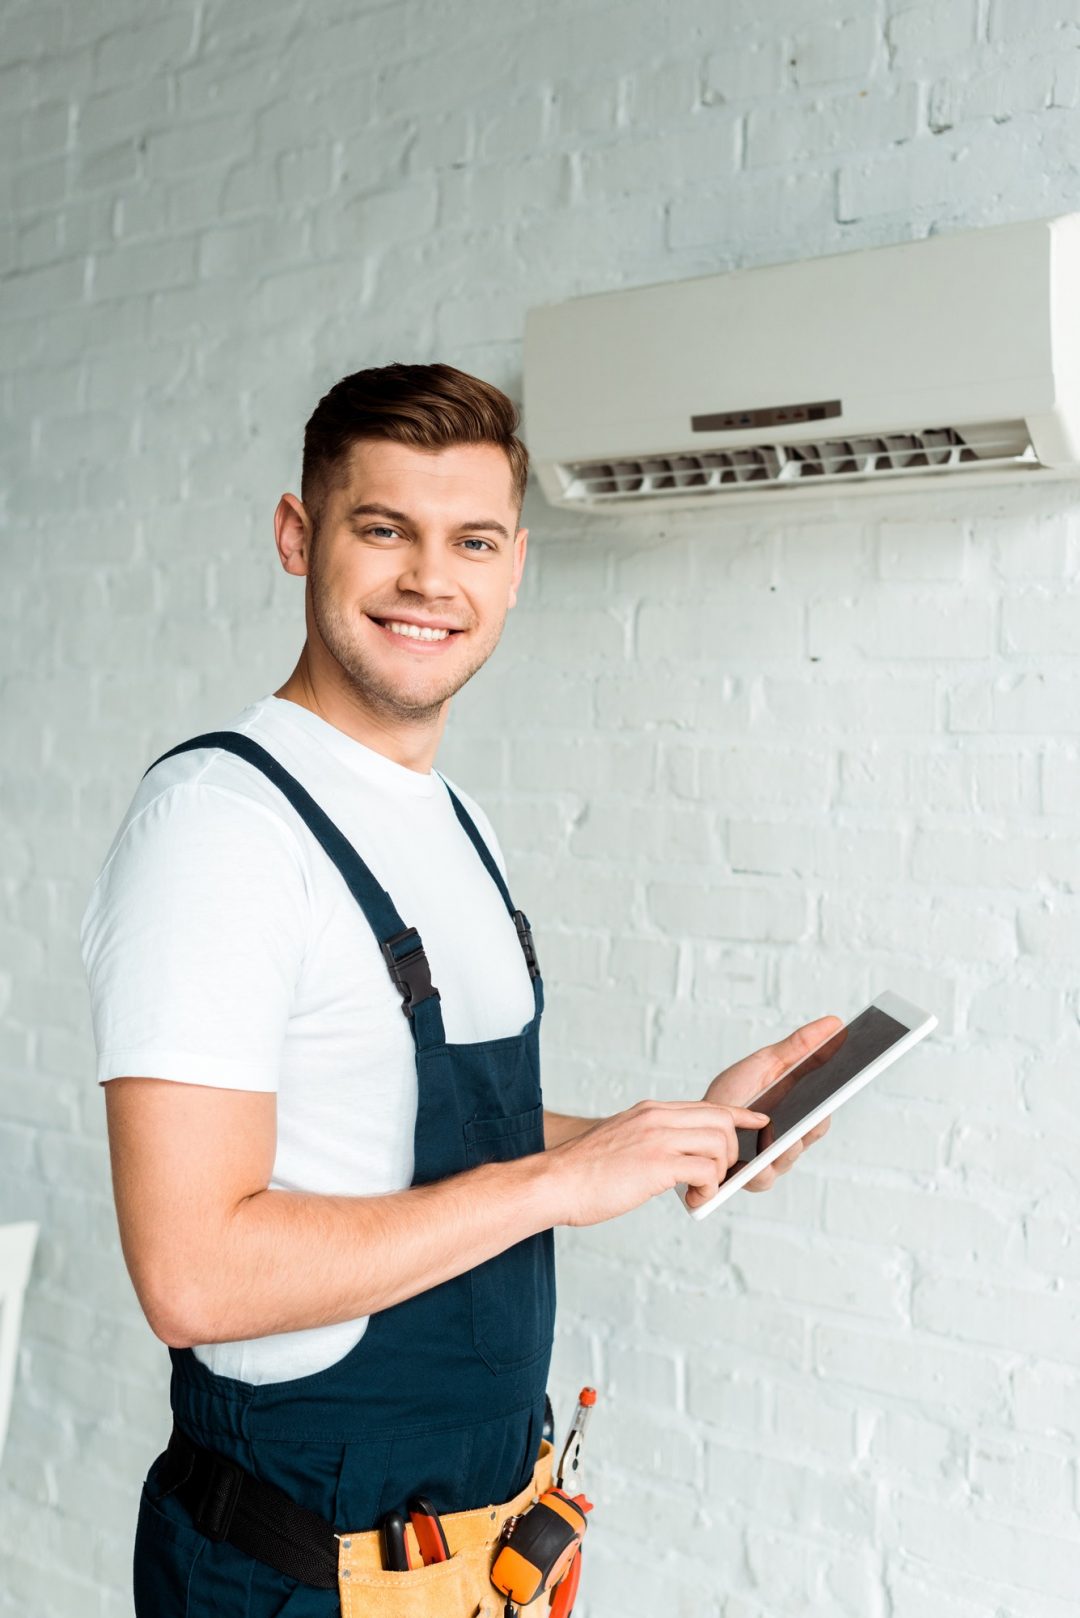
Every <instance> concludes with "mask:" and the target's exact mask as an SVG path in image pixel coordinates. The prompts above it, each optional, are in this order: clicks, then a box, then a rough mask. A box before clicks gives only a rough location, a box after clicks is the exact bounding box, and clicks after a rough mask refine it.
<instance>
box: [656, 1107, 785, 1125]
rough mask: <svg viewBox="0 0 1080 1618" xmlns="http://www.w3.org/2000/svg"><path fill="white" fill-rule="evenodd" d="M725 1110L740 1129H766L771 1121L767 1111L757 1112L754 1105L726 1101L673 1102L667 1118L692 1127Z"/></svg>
mask: <svg viewBox="0 0 1080 1618" xmlns="http://www.w3.org/2000/svg"><path fill="white" fill-rule="evenodd" d="M725 1112H727V1113H730V1114H731V1116H732V1118H733V1119H734V1120H735V1124H736V1126H737V1128H739V1129H764V1128H765V1125H766V1124H767V1123H768V1122H769V1115H768V1113H767V1112H757V1111H755V1110H754V1109H753V1108H752V1107H733V1106H731V1105H730V1104H729V1103H728V1102H726V1101H723V1102H721V1101H685V1102H673V1103H671V1106H670V1110H669V1111H668V1110H665V1119H666V1121H667V1122H668V1123H671V1124H675V1125H677V1126H678V1127H679V1128H680V1129H692V1128H694V1127H695V1126H697V1125H700V1124H702V1123H706V1122H709V1121H711V1120H714V1119H715V1118H716V1115H717V1113H725Z"/></svg>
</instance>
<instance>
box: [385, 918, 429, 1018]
mask: <svg viewBox="0 0 1080 1618" xmlns="http://www.w3.org/2000/svg"><path fill="white" fill-rule="evenodd" d="M406 938H414V939H415V940H416V948H415V949H411V950H406V952H405V954H404V955H395V954H394V945H395V944H401V943H402V942H404V940H405V939H406ZM382 952H383V954H384V955H385V957H386V964H387V966H388V967H389V968H390V976H391V977H392V978H393V980H394V982H395V983H396V984H397V986H398V988H399V989H400V991H401V999H402V1005H401V1009H402V1011H403V1012H404V1013H405V1015H406V1017H411V1016H412V1014H413V1009H412V1008H413V1006H415V1005H417V1004H418V1003H419V1002H420V1001H421V1000H430V999H431V998H432V997H434V998H435V999H436V1000H439V999H441V998H442V996H441V995H440V994H439V991H438V989H437V988H436V987H435V985H434V984H433V983H432V981H431V967H430V966H429V965H428V958H427V956H426V954H425V953H424V946H423V944H422V943H421V941H420V934H419V933H418V932H417V930H416V928H415V927H406V928H405V931H404V932H401V933H395V934H394V936H393V938H388V939H387V940H386V943H385V944H384V945H383V946H382Z"/></svg>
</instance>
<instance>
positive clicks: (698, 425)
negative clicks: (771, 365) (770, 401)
mask: <svg viewBox="0 0 1080 1618" xmlns="http://www.w3.org/2000/svg"><path fill="white" fill-rule="evenodd" d="M841 409H842V406H841V403H840V400H839V399H819V400H817V401H816V402H815V403H814V404H794V405H768V406H767V407H766V408H765V409H763V410H724V411H719V412H717V413H716V414H714V415H711V416H691V417H690V429H691V431H692V432H695V433H742V432H745V431H746V429H747V428H748V427H789V426H790V425H791V424H792V422H799V421H826V420H827V419H828V418H829V417H830V416H838V415H839V414H840V412H841Z"/></svg>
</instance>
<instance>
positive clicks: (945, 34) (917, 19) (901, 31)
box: [885, 0, 976, 72]
mask: <svg viewBox="0 0 1080 1618" xmlns="http://www.w3.org/2000/svg"><path fill="white" fill-rule="evenodd" d="M975 26H976V21H975V8H974V6H973V5H972V3H971V0H952V3H951V4H949V5H947V6H932V5H930V4H928V3H927V0H923V3H922V4H919V5H900V6H898V7H897V9H896V10H895V11H894V12H893V14H892V15H891V16H890V17H889V19H888V21H887V22H886V24H885V38H886V41H887V44H888V51H889V64H890V66H891V67H893V68H897V69H899V70H900V71H902V72H903V71H911V69H912V68H916V67H921V66H922V65H923V64H925V63H926V62H928V61H935V60H939V59H941V58H942V57H944V58H946V59H947V58H949V57H957V56H959V55H960V54H961V52H964V51H970V50H971V48H972V47H973V46H974V44H975Z"/></svg>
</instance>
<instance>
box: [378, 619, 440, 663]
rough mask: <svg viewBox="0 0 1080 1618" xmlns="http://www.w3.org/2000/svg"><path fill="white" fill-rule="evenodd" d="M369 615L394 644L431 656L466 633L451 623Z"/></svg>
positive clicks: (406, 649)
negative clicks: (423, 621) (414, 621)
mask: <svg viewBox="0 0 1080 1618" xmlns="http://www.w3.org/2000/svg"><path fill="white" fill-rule="evenodd" d="M368 617H369V618H371V622H372V623H373V624H374V625H375V627H376V629H378V630H379V631H380V633H381V634H383V635H384V636H385V637H386V639H387V640H388V641H389V642H390V643H391V644H392V645H396V646H398V647H400V648H401V649H402V650H405V651H410V652H422V653H426V654H428V655H429V656H430V655H431V654H432V653H433V652H439V651H441V650H442V649H443V647H445V646H449V645H450V643H451V641H453V640H454V639H455V638H456V637H457V636H458V635H460V634H462V633H464V632H463V631H462V630H460V629H455V628H454V627H453V626H452V625H450V624H438V623H434V624H425V623H412V622H410V621H409V620H408V619H404V618H375V617H372V615H371V614H370V613H369V614H368Z"/></svg>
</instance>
